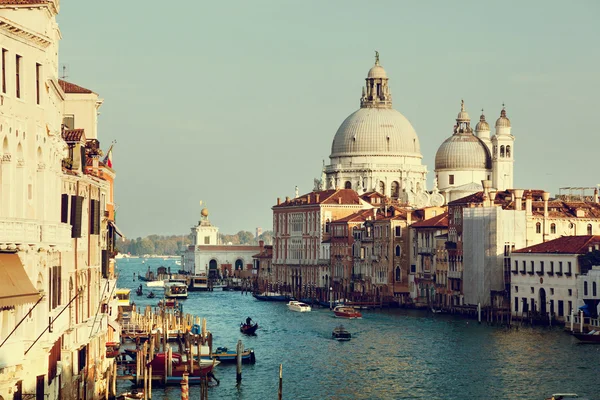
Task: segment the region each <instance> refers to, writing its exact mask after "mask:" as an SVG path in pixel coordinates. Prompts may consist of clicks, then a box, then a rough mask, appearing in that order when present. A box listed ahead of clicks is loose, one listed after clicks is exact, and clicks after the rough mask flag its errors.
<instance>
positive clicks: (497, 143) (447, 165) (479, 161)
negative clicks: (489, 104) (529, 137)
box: [435, 102, 514, 203]
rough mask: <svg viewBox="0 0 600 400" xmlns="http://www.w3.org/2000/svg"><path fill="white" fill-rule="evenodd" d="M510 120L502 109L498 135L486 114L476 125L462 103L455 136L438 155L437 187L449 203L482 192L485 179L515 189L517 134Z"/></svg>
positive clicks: (502, 187)
mask: <svg viewBox="0 0 600 400" xmlns="http://www.w3.org/2000/svg"><path fill="white" fill-rule="evenodd" d="M510 129H511V127H510V120H509V119H508V118H507V117H506V111H505V110H504V109H502V112H501V113H500V118H498V120H497V121H496V134H495V135H494V136H493V137H492V138H491V139H490V127H489V124H488V123H487V122H486V120H485V116H484V115H483V114H482V115H481V117H480V120H479V123H478V124H477V126H476V127H475V133H474V132H473V128H471V118H470V117H469V114H468V113H467V111H466V110H465V104H464V102H461V110H460V112H459V113H458V116H457V118H456V125H454V132H453V134H452V136H450V137H449V138H448V139H446V140H445V141H444V143H442V145H441V146H440V147H439V149H438V151H437V153H436V156H435V177H436V182H437V188H438V190H439V191H440V193H441V194H443V195H444V197H445V200H446V202H447V203H449V202H451V201H454V200H457V199H460V198H462V197H465V196H468V195H470V194H472V193H475V192H478V191H480V190H481V189H482V186H481V181H484V180H490V181H491V182H492V188H493V189H495V190H497V191H502V190H505V189H509V188H512V185H513V164H514V155H513V152H514V137H513V136H512V135H511V133H510Z"/></svg>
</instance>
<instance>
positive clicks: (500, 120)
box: [496, 108, 510, 128]
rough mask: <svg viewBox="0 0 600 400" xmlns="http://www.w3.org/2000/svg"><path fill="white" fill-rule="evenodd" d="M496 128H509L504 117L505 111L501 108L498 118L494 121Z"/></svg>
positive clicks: (507, 120)
mask: <svg viewBox="0 0 600 400" xmlns="http://www.w3.org/2000/svg"><path fill="white" fill-rule="evenodd" d="M496 128H510V119H508V117H507V116H506V110H505V109H504V108H502V111H501V112H500V118H498V119H497V120H496Z"/></svg>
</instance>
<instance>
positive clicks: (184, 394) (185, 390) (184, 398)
mask: <svg viewBox="0 0 600 400" xmlns="http://www.w3.org/2000/svg"><path fill="white" fill-rule="evenodd" d="M188 375H189V374H188V373H187V372H184V373H183V379H182V380H181V400H188V399H189V398H190V396H189V390H190V388H189V386H188Z"/></svg>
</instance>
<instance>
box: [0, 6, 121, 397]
mask: <svg viewBox="0 0 600 400" xmlns="http://www.w3.org/2000/svg"><path fill="white" fill-rule="evenodd" d="M58 10H59V1H58V0H50V1H27V2H15V1H11V0H0V19H1V21H2V23H1V24H0V39H1V40H0V51H1V58H0V63H1V65H0V67H1V69H0V71H1V74H2V76H1V80H0V81H1V87H0V102H1V106H0V141H1V143H2V163H1V165H0V168H1V170H0V180H1V188H2V191H1V195H0V276H1V277H2V280H3V282H5V283H6V285H5V286H4V287H3V290H2V293H1V294H0V398H6V399H8V398H25V396H26V395H35V396H37V397H38V398H48V399H58V398H60V399H85V398H98V397H100V396H104V393H105V392H106V390H107V387H108V383H109V382H108V373H109V371H112V367H113V361H114V359H108V358H106V345H105V344H106V342H107V341H111V340H118V334H119V329H118V326H117V325H116V324H115V323H114V321H115V319H116V316H117V307H116V301H115V298H114V295H113V294H114V289H115V284H116V279H115V274H114V256H115V249H114V242H115V235H116V232H117V229H116V225H115V224H114V205H113V204H114V203H113V195H114V193H113V182H114V178H115V173H114V170H113V169H112V168H111V167H110V166H108V165H106V164H105V163H103V162H102V161H100V156H101V154H102V153H101V150H100V142H99V141H98V140H97V137H98V136H97V126H96V117H95V116H96V115H97V107H98V106H99V105H100V104H101V100H99V98H98V96H97V94H95V93H93V92H92V91H89V90H87V89H84V88H81V87H79V86H77V85H73V84H70V83H67V82H64V81H61V80H59V79H58V43H59V40H60V31H59V29H58V25H57V23H56V15H57V13H58ZM81 91H85V93H83V92H81ZM81 95H85V96H84V97H86V100H85V101H84V102H82V103H81V104H79V105H77V106H74V104H75V103H78V102H79V101H80V100H81V99H83V97H80V96H81ZM65 110H69V112H70V114H69V118H67V119H65V120H64V121H63V115H64V113H65ZM65 122H67V123H70V124H71V125H70V126H69V128H70V129H64V128H63V123H65ZM88 135H89V136H88Z"/></svg>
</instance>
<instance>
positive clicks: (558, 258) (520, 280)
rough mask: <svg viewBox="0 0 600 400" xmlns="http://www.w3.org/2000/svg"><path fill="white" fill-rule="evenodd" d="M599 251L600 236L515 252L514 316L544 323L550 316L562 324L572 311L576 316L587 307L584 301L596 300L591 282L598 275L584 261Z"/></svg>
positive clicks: (560, 240) (562, 239)
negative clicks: (535, 319) (539, 320)
mask: <svg viewBox="0 0 600 400" xmlns="http://www.w3.org/2000/svg"><path fill="white" fill-rule="evenodd" d="M599 248H600V236H563V237H560V238H557V239H554V240H550V241H548V242H544V243H539V244H536V245H533V246H529V247H525V248H522V249H519V250H515V251H514V252H513V254H512V271H511V272H512V282H511V286H512V288H511V310H512V314H513V316H515V317H535V316H539V317H541V318H545V319H547V318H548V316H549V315H550V316H552V318H555V319H558V320H560V321H564V320H565V316H567V315H569V314H570V313H571V312H572V311H573V312H574V313H575V314H576V313H577V312H578V308H579V306H580V305H583V304H584V303H587V302H586V301H585V300H584V299H586V298H587V299H588V300H592V299H593V298H595V302H597V301H598V295H597V293H598V292H597V291H596V294H595V295H594V293H593V288H594V286H593V283H596V284H597V282H596V280H594V278H596V279H597V278H598V274H596V271H594V270H590V266H589V264H587V265H586V263H585V259H586V257H588V256H590V255H592V254H593V253H594V252H595V255H596V256H597V254H598V251H599V250H598V249H599ZM586 282H587V285H586ZM578 285H580V288H581V289H582V290H581V292H579V291H578ZM586 287H587V290H586ZM596 287H597V286H596ZM578 299H581V302H579V300H578ZM591 311H593V312H595V311H596V310H591Z"/></svg>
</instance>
